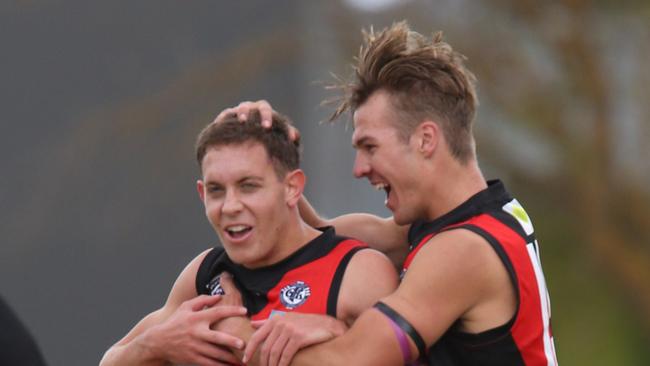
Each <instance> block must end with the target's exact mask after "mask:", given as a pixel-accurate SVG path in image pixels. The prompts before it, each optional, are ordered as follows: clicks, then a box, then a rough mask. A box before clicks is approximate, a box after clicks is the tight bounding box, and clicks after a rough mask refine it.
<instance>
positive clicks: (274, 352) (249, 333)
mask: <svg viewBox="0 0 650 366" xmlns="http://www.w3.org/2000/svg"><path fill="white" fill-rule="evenodd" d="M397 284H398V277H397V273H396V272H395V269H394V268H393V266H392V264H391V262H390V261H389V260H388V258H387V257H386V256H385V255H383V254H382V253H380V252H378V251H376V250H373V249H366V250H361V251H359V252H357V253H356V254H355V255H354V256H353V257H352V259H351V260H350V263H349V264H348V266H347V268H346V271H345V274H344V276H343V279H342V282H341V289H340V291H339V296H338V302H337V314H336V315H337V317H338V318H339V319H340V320H342V321H344V322H345V323H346V324H348V325H351V324H352V323H353V322H354V321H355V320H356V318H357V317H358V316H359V315H360V314H361V313H362V312H363V311H364V310H366V309H368V308H370V307H371V306H372V305H374V304H375V303H376V302H377V300H379V299H380V298H382V297H384V296H387V295H389V294H390V293H392V292H393V291H394V290H395V288H396V287H397ZM223 286H224V289H226V287H227V289H226V294H228V293H229V291H230V293H233V292H235V288H234V287H233V286H231V285H230V283H226V284H224V285H223ZM226 296H228V295H226ZM225 301H229V300H225ZM228 323H229V324H228ZM219 326H220V327H221V326H225V327H226V328H227V331H228V332H233V334H236V335H237V336H238V337H241V338H242V339H246V340H248V342H247V347H246V350H245V353H244V358H243V359H244V360H245V361H246V362H248V364H249V365H261V366H266V365H272V366H275V365H280V366H284V365H288V364H289V362H290V360H291V358H292V357H293V355H294V354H295V353H296V352H297V351H298V350H299V349H301V348H304V347H306V346H309V345H312V344H316V343H321V342H324V341H326V340H329V339H332V338H333V337H334V336H338V335H341V334H342V333H343V331H344V330H345V329H346V328H347V327H344V326H341V325H340V321H337V320H335V319H333V318H330V317H327V316H324V315H315V314H298V313H289V314H285V315H283V316H276V317H273V318H271V319H269V320H267V321H265V322H264V325H262V326H261V327H260V328H259V329H258V330H257V331H255V332H253V328H252V327H251V326H250V325H249V322H248V321H247V320H246V319H242V318H239V319H227V320H224V321H223V322H221V323H220V324H219ZM222 329H223V328H222ZM258 349H259V353H256V351H257V350H258ZM237 354H238V356H239V355H241V354H240V353H237ZM253 355H256V357H253Z"/></svg>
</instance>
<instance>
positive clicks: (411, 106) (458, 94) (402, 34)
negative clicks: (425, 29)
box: [330, 21, 478, 162]
mask: <svg viewBox="0 0 650 366" xmlns="http://www.w3.org/2000/svg"><path fill="white" fill-rule="evenodd" d="M363 36H364V43H363V45H362V46H361V49H360V51H359V56H358V57H357V58H356V60H355V61H356V64H355V65H353V68H354V77H353V80H352V81H344V80H341V79H339V80H338V83H337V84H336V85H334V86H333V88H335V89H339V90H341V91H342V92H343V95H342V96H341V97H340V98H338V99H337V101H338V102H339V103H340V104H339V106H338V108H337V109H336V111H335V112H334V114H333V115H332V116H331V118H330V120H331V121H332V120H334V119H336V118H337V117H339V116H340V115H341V114H343V113H344V112H346V111H348V110H349V111H351V112H354V111H355V110H356V109H357V108H359V107H360V106H361V105H362V104H363V103H365V102H366V101H367V100H368V98H369V97H370V96H371V95H372V94H373V93H374V92H376V91H378V90H382V91H386V92H388V93H389V94H390V95H391V99H390V100H391V101H392V104H393V108H394V109H395V111H396V112H397V115H398V117H399V118H398V121H396V123H395V127H396V128H397V131H398V133H399V135H400V136H401V137H402V138H403V139H404V140H405V141H408V139H409V137H410V136H411V134H412V133H413V131H414V130H415V128H416V127H417V126H418V125H419V124H420V123H421V122H423V121H425V120H434V121H436V122H438V124H439V125H440V126H441V129H442V131H443V135H444V136H445V139H446V141H447V143H448V145H449V148H450V150H451V153H452V155H453V156H454V157H456V158H457V159H458V160H459V161H461V162H467V161H468V159H469V158H470V157H473V156H474V154H475V153H474V139H473V137H472V122H473V120H474V115H475V112H476V107H477V106H478V99H477V97H476V89H475V83H476V78H475V77H474V75H473V74H472V73H471V72H470V71H469V70H467V69H466V68H465V65H464V60H465V56H463V55H461V54H460V53H458V52H455V51H454V50H453V49H452V48H451V46H450V45H449V44H447V43H445V42H443V41H442V33H441V32H437V33H435V34H434V35H433V37H432V38H431V40H429V39H427V38H426V37H424V36H423V35H421V34H419V33H417V32H414V31H411V30H410V28H409V26H408V24H407V23H406V22H405V21H403V22H399V23H395V24H393V25H392V26H391V27H389V28H386V29H383V30H381V31H379V32H378V33H376V32H374V31H373V29H372V28H370V30H369V31H365V30H364V31H363Z"/></svg>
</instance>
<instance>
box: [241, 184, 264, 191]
mask: <svg viewBox="0 0 650 366" xmlns="http://www.w3.org/2000/svg"><path fill="white" fill-rule="evenodd" d="M240 188H241V190H242V191H243V192H254V191H256V190H257V189H258V188H260V185H259V184H258V183H253V182H244V183H242V184H241V185H240Z"/></svg>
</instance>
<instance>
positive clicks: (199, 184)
mask: <svg viewBox="0 0 650 366" xmlns="http://www.w3.org/2000/svg"><path fill="white" fill-rule="evenodd" d="M196 190H197V191H198V192H199V198H200V199H201V202H205V201H204V199H205V184H204V183H203V181H202V180H200V179H199V180H197V181H196Z"/></svg>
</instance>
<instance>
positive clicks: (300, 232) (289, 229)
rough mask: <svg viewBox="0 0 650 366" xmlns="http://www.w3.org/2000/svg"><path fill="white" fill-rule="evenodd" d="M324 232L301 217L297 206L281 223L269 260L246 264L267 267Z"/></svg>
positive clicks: (252, 267)
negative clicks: (256, 263)
mask: <svg viewBox="0 0 650 366" xmlns="http://www.w3.org/2000/svg"><path fill="white" fill-rule="evenodd" d="M320 234H322V232H321V231H320V230H317V229H314V228H313V227H311V226H309V225H307V224H306V223H305V222H304V221H303V220H302V219H301V217H300V214H299V213H298V210H297V208H296V210H295V212H293V211H292V212H291V214H290V215H289V216H288V217H287V220H286V221H285V222H283V223H281V225H280V227H279V228H278V230H277V235H275V238H276V239H277V242H276V243H275V244H276V245H275V247H274V249H273V254H272V255H271V256H270V257H269V258H268V260H267V261H264V262H263V263H259V264H258V265H255V266H246V265H245V267H248V268H250V269H254V268H259V267H266V266H270V265H273V264H275V263H278V262H280V261H282V260H283V259H285V258H287V257H289V256H290V255H292V254H293V253H295V252H296V251H297V250H299V249H300V248H302V247H304V246H305V245H307V243H309V242H310V241H312V240H314V239H315V238H316V237H318V236H319V235H320Z"/></svg>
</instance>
